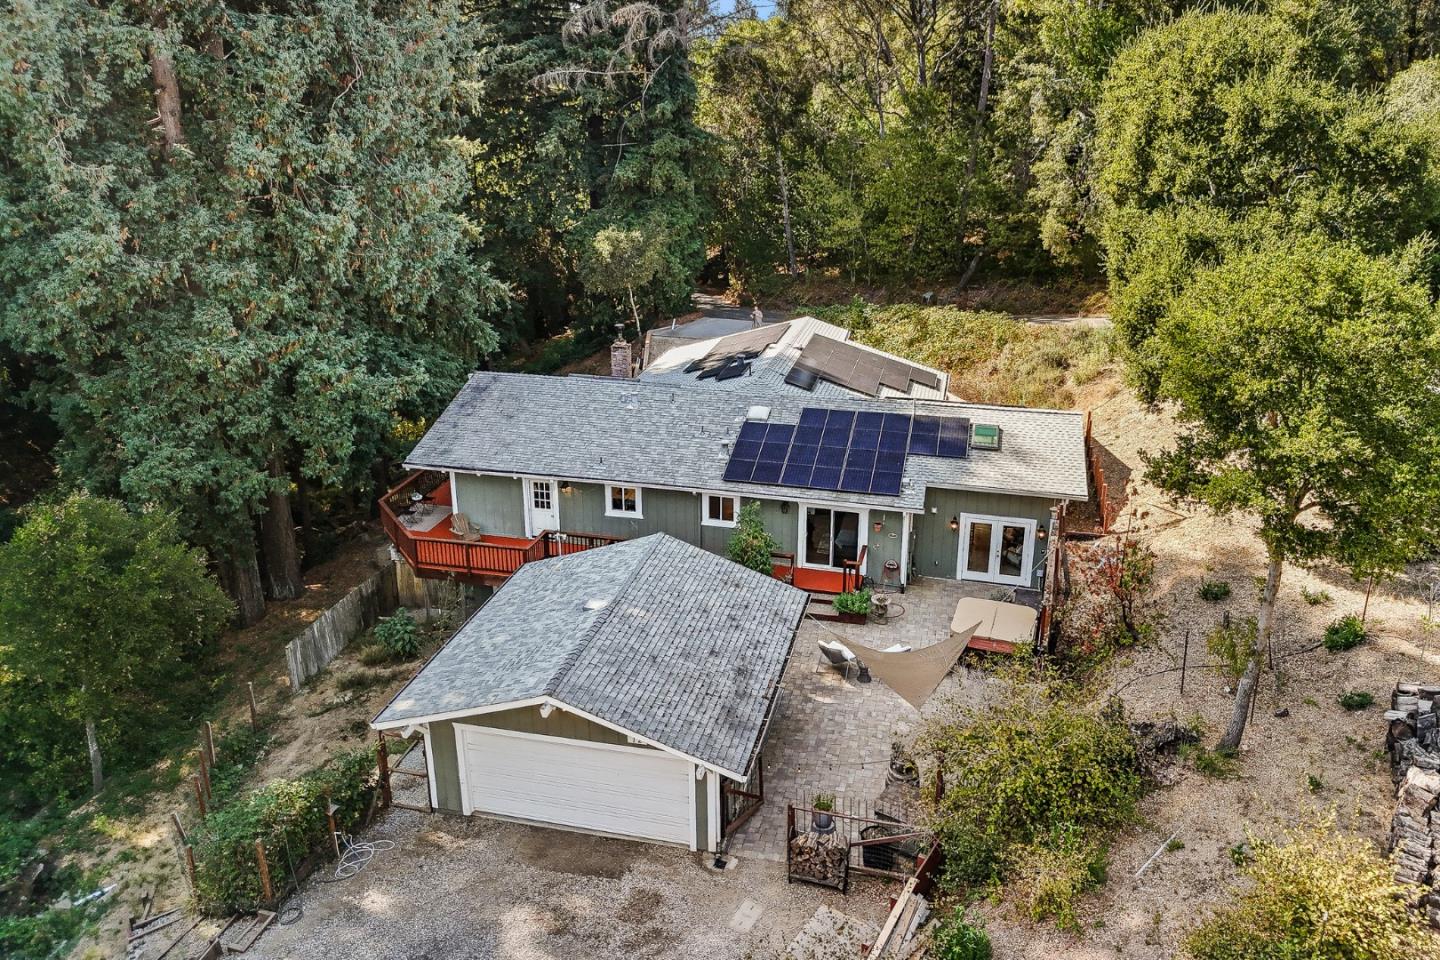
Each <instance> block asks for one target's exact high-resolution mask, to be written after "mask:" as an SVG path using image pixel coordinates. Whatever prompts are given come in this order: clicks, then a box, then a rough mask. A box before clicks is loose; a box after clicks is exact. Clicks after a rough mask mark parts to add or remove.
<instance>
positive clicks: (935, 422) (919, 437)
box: [910, 417, 940, 457]
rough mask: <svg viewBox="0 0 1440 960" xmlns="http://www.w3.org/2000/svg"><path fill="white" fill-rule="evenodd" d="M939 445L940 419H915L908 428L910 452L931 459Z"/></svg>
mask: <svg viewBox="0 0 1440 960" xmlns="http://www.w3.org/2000/svg"><path fill="white" fill-rule="evenodd" d="M939 445H940V418H939V417H916V418H915V422H914V423H913V424H912V425H911V427H910V452H911V453H914V454H918V455H920V456H926V457H933V456H935V451H936V449H937V448H938V447H939Z"/></svg>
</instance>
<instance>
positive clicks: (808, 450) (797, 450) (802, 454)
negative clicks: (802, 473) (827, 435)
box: [790, 443, 820, 467]
mask: <svg viewBox="0 0 1440 960" xmlns="http://www.w3.org/2000/svg"><path fill="white" fill-rule="evenodd" d="M819 455H820V448H819V447H816V446H812V445H810V444H808V443H792V444H791V445H790V462H791V463H803V464H805V465H806V466H807V467H809V466H814V464H815V459H816V458H817V457H818V456H819Z"/></svg>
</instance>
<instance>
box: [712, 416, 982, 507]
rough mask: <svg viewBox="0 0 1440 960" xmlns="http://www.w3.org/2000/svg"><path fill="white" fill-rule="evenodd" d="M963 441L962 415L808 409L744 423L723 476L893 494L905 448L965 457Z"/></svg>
mask: <svg viewBox="0 0 1440 960" xmlns="http://www.w3.org/2000/svg"><path fill="white" fill-rule="evenodd" d="M968 439H969V421H967V420H964V419H961V418H954V417H945V418H941V417H933V416H925V417H912V416H911V415H910V414H905V413H880V412H876V411H870V410H866V411H861V412H859V413H856V412H854V411H850V410H829V409H825V408H823V407H806V408H804V409H803V410H801V411H800V419H799V422H798V423H796V424H786V423H762V422H759V421H747V422H746V423H745V424H744V425H743V426H742V427H741V429H740V437H739V439H737V440H736V442H735V449H734V452H733V453H732V454H731V457H730V462H729V463H728V464H727V465H726V467H725V479H726V480H728V481H731V482H737V483H766V484H781V485H783V486H788V487H806V488H809V489H812V490H844V491H847V492H851V493H864V494H879V495H881V496H895V495H897V494H899V493H900V490H901V482H902V481H901V478H902V476H903V474H904V471H905V457H906V455H907V454H908V453H915V454H922V455H926V456H937V455H940V456H964V455H965V447H966V446H967V443H966V441H968ZM942 448H943V449H942Z"/></svg>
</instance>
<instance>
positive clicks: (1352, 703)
mask: <svg viewBox="0 0 1440 960" xmlns="http://www.w3.org/2000/svg"><path fill="white" fill-rule="evenodd" d="M1336 699H1338V700H1339V701H1340V706H1342V707H1344V708H1345V709H1346V710H1364V709H1365V708H1366V707H1368V706H1370V705H1371V704H1373V703H1374V702H1375V698H1374V697H1372V696H1371V695H1370V694H1368V693H1366V692H1365V691H1364V690H1348V691H1346V692H1345V693H1342V694H1340V696H1339V697H1337V698H1336Z"/></svg>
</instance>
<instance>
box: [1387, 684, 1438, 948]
mask: <svg viewBox="0 0 1440 960" xmlns="http://www.w3.org/2000/svg"><path fill="white" fill-rule="evenodd" d="M1385 720H1386V722H1387V723H1388V724H1389V725H1390V729H1389V731H1388V732H1387V733H1386V736H1385V746H1386V748H1387V749H1388V750H1389V751H1390V772H1391V776H1392V777H1393V778H1394V779H1395V782H1396V784H1397V786H1398V789H1397V803H1396V807H1395V816H1394V817H1392V818H1391V821H1390V849H1391V851H1392V852H1393V853H1394V855H1395V879H1396V880H1397V881H1399V882H1401V883H1404V884H1408V885H1412V886H1415V887H1417V888H1419V890H1418V892H1417V896H1416V898H1415V900H1414V905H1415V906H1416V908H1417V909H1419V910H1420V911H1421V913H1422V914H1423V915H1424V916H1425V917H1426V919H1428V920H1429V921H1430V923H1431V925H1432V926H1435V927H1437V928H1440V686H1422V685H1420V684H1414V683H1399V684H1396V685H1395V692H1394V693H1392V694H1391V695H1390V709H1389V710H1387V711H1386V713H1385Z"/></svg>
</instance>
